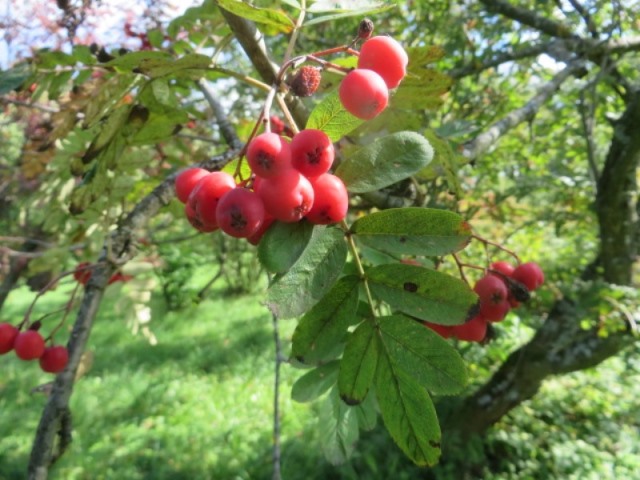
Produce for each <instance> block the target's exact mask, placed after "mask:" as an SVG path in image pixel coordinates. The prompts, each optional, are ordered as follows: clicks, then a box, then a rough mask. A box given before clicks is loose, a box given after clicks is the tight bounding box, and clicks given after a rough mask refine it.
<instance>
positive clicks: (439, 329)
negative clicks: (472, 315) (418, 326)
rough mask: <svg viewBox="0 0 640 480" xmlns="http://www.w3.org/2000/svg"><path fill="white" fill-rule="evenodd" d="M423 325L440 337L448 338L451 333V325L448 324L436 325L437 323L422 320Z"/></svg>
mask: <svg viewBox="0 0 640 480" xmlns="http://www.w3.org/2000/svg"><path fill="white" fill-rule="evenodd" d="M422 324H423V325H424V326H425V327H428V328H430V329H431V330H433V331H434V332H436V333H437V334H438V335H440V336H441V337H442V338H450V337H451V335H453V327H451V326H448V325H438V324H437V323H431V322H422Z"/></svg>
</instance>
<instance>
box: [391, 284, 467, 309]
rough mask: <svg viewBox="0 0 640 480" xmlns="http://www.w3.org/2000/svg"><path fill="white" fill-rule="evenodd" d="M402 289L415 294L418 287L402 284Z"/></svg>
mask: <svg viewBox="0 0 640 480" xmlns="http://www.w3.org/2000/svg"><path fill="white" fill-rule="evenodd" d="M402 288H404V290H405V292H411V293H415V292H417V291H418V285H416V284H415V283H413V282H404V285H403V286H402ZM478 308H479V307H478Z"/></svg>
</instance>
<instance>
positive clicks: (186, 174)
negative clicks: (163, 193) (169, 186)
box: [175, 168, 209, 203]
mask: <svg viewBox="0 0 640 480" xmlns="http://www.w3.org/2000/svg"><path fill="white" fill-rule="evenodd" d="M206 175H209V172H208V171H206V170H205V169H204V168H187V169H186V170H183V171H182V172H180V173H179V174H178V176H177V177H176V183H175V188H176V196H177V197H178V200H180V201H181V202H182V203H185V202H186V201H187V199H188V198H189V195H190V194H191V191H192V190H193V188H194V187H195V186H196V183H198V181H199V180H200V179H201V178H202V177H204V176H206Z"/></svg>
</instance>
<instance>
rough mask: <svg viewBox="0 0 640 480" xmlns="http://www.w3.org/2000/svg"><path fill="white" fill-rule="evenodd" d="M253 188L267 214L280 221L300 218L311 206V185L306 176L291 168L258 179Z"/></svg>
mask: <svg viewBox="0 0 640 480" xmlns="http://www.w3.org/2000/svg"><path fill="white" fill-rule="evenodd" d="M254 188H255V189H256V192H257V193H258V195H260V198H262V200H263V201H264V206H265V209H266V210H267V212H268V213H269V214H271V215H272V216H273V217H275V219H276V220H280V221H281V222H287V223H292V222H297V221H299V220H301V219H302V218H303V217H304V216H305V215H306V214H307V213H309V210H311V207H312V206H313V199H314V194H313V187H312V186H311V183H310V182H309V180H307V178H306V177H304V176H303V175H301V174H300V172H298V171H297V170H294V169H291V170H287V171H286V172H283V173H282V175H279V176H277V177H275V178H265V179H260V181H259V182H258V183H257V185H256V182H254Z"/></svg>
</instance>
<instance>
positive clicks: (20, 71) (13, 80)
mask: <svg viewBox="0 0 640 480" xmlns="http://www.w3.org/2000/svg"><path fill="white" fill-rule="evenodd" d="M30 76H31V66H30V65H29V64H28V63H19V64H18V65H16V66H15V67H13V68H10V69H9V70H1V71H0V95H5V94H7V93H9V92H10V91H11V90H14V89H16V88H18V87H19V86H20V85H22V84H23V83H24V82H25V81H26V80H27V79H28V78H29V77H30Z"/></svg>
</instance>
